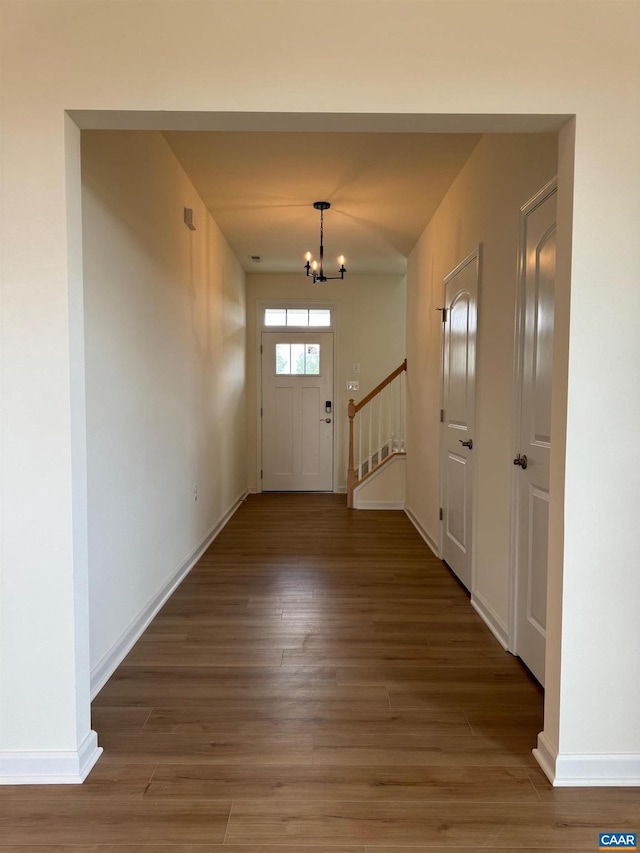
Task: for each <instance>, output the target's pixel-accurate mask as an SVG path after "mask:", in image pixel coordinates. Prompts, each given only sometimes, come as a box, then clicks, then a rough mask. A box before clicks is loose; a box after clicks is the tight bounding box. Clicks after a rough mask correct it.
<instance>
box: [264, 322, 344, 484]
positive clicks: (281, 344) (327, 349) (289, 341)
mask: <svg viewBox="0 0 640 853" xmlns="http://www.w3.org/2000/svg"><path fill="white" fill-rule="evenodd" d="M334 420H335V418H334V406H333V334H332V333H331V332H308V333H307V332H298V333H294V332H283V333H280V332H263V334H262V489H263V491H268V492H281V491H286V492H330V491H331V490H332V489H333V433H334Z"/></svg>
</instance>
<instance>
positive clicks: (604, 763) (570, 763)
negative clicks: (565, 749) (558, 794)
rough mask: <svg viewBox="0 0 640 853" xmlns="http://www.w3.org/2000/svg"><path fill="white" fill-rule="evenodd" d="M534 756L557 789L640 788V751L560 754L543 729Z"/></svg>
mask: <svg viewBox="0 0 640 853" xmlns="http://www.w3.org/2000/svg"><path fill="white" fill-rule="evenodd" d="M533 755H534V757H535V759H536V761H537V762H538V764H539V765H540V767H541V768H542V770H543V771H544V773H545V775H546V776H547V778H548V779H549V781H550V782H551V784H552V785H553V786H554V787H555V788H604V787H607V788H626V787H636V788H637V787H640V753H637V752H635V753H612V754H608V755H607V754H599V753H595V754H583V755H579V754H575V755H567V754H562V753H557V752H556V750H555V749H554V748H553V746H552V745H551V742H550V741H549V739H548V738H547V736H546V735H545V733H544V732H540V734H539V735H538V746H537V749H534V750H533Z"/></svg>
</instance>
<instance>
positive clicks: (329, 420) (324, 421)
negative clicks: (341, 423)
mask: <svg viewBox="0 0 640 853" xmlns="http://www.w3.org/2000/svg"><path fill="white" fill-rule="evenodd" d="M320 420H321V421H322V422H323V423H325V424H330V423H331V418H320Z"/></svg>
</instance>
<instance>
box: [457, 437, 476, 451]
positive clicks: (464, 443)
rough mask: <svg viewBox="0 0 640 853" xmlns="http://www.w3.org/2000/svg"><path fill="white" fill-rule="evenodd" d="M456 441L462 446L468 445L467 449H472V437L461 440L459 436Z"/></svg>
mask: <svg viewBox="0 0 640 853" xmlns="http://www.w3.org/2000/svg"><path fill="white" fill-rule="evenodd" d="M458 441H459V442H460V444H461V445H462V446H463V447H468V448H469V450H473V439H472V438H470V439H469V441H463V440H462V439H461V438H459V439H458Z"/></svg>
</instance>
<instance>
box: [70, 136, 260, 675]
mask: <svg viewBox="0 0 640 853" xmlns="http://www.w3.org/2000/svg"><path fill="white" fill-rule="evenodd" d="M82 184H83V197H82V202H83V238H84V293H85V318H86V319H85V351H86V394H87V463H88V506H89V514H88V522H89V538H88V545H89V603H90V629H91V669H92V674H93V680H94V681H95V680H96V679H97V680H98V681H100V680H102V679H103V678H104V677H105V676H106V675H107V674H108V673H109V671H110V670H111V669H112V668H113V666H115V664H117V663H118V659H119V657H120V656H121V654H122V653H123V651H124V650H125V649H124V648H123V646H122V641H123V637H125V638H126V637H128V634H129V632H131V631H132V630H135V629H136V628H138V629H139V627H140V619H141V618H142V619H143V618H144V617H145V616H147V617H148V615H149V613H148V612H147V608H148V607H149V605H150V604H151V605H153V602H154V600H155V598H156V596H157V595H158V594H160V593H162V591H163V590H164V589H165V587H166V585H167V584H168V583H170V582H171V581H172V579H173V578H174V577H176V575H178V574H179V572H180V571H181V570H182V569H184V568H185V567H186V566H188V564H189V563H190V556H191V555H192V554H193V552H194V551H195V550H196V549H197V548H198V546H200V544H201V543H202V542H203V541H205V540H206V539H207V537H208V536H209V535H210V533H211V531H212V530H213V529H214V528H215V526H216V525H217V524H218V523H219V522H220V520H221V519H222V518H223V516H224V515H225V514H226V513H227V512H228V511H229V510H230V508H231V507H233V506H234V504H235V503H236V502H237V500H238V499H239V498H240V497H241V496H242V495H243V494H244V492H245V490H246V456H245V452H244V449H245V442H246V439H245V420H246V413H245V363H244V356H245V304H244V299H245V295H244V273H243V271H242V269H241V267H240V265H239V263H238V262H237V260H236V258H235V256H234V255H233V253H232V252H231V250H230V248H229V246H228V245H227V243H226V241H225V240H224V238H223V236H222V234H221V233H220V231H219V229H218V228H217V226H216V224H215V222H214V221H213V220H212V219H211V216H210V215H209V214H208V212H207V211H206V209H205V207H204V205H203V203H202V202H201V200H200V199H199V197H198V195H197V194H196V192H195V190H194V188H193V186H192V185H191V183H190V182H189V180H188V179H187V177H186V175H185V174H184V172H183V170H182V168H181V167H180V165H179V163H178V161H177V160H176V158H175V156H174V154H173V152H172V151H171V149H170V148H169V146H168V145H167V143H166V141H165V140H164V137H163V136H162V134H160V133H154V132H124V131H123V132H121V131H88V132H85V133H84V134H83V138H82ZM184 207H191V208H193V211H194V221H195V223H196V225H197V230H196V231H190V230H189V229H187V228H186V226H185V225H184V223H183V208H184ZM194 487H197V490H198V494H197V498H198V499H197V501H196V500H194Z"/></svg>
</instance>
